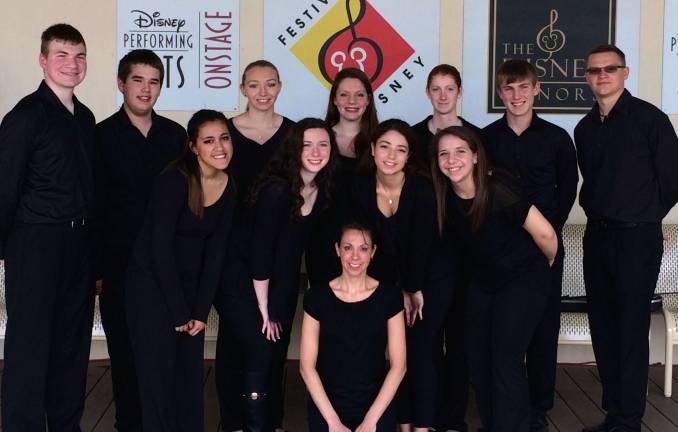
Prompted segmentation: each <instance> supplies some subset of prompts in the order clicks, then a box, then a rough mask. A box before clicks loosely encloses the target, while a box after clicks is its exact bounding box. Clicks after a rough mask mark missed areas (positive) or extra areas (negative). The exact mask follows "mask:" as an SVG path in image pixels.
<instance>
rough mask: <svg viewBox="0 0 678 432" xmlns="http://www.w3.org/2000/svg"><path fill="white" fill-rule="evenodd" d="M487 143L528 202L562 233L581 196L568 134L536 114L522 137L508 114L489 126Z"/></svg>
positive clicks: (491, 155)
mask: <svg viewBox="0 0 678 432" xmlns="http://www.w3.org/2000/svg"><path fill="white" fill-rule="evenodd" d="M482 134H483V144H484V145H485V150H487V154H488V156H489V158H490V160H491V161H492V163H493V164H494V165H495V166H497V167H499V168H503V169H505V170H507V171H508V172H510V173H511V174H512V175H513V176H514V177H515V178H516V179H517V180H518V183H519V184H520V185H521V186H522V188H523V191H524V194H525V199H526V200H527V201H529V202H531V203H532V204H534V205H535V206H536V207H537V208H538V209H539V211H540V212H541V213H542V214H543V215H544V216H545V217H546V219H548V220H549V222H550V223H551V225H553V227H554V229H556V231H560V230H561V229H562V226H563V225H564V224H565V221H566V220H567V216H568V215H569V214H570V210H571V209H572V205H573V204H574V200H575V198H576V196H577V182H578V181H579V173H578V171H577V155H576V151H575V148H574V144H573V143H572V139H571V138H570V136H569V135H568V133H567V132H566V131H565V130H564V129H563V128H561V127H559V126H556V125H554V124H553V123H549V122H547V121H546V120H543V119H541V118H539V117H538V116H537V114H536V113H532V121H531V122H530V125H529V126H528V128H527V129H525V130H524V131H523V133H521V134H520V135H516V133H515V132H513V130H512V129H511V128H510V127H509V125H508V122H507V120H506V115H504V116H503V117H502V118H500V119H499V120H497V121H495V122H494V123H492V124H490V125H488V126H486V127H485V128H484V129H483V131H482Z"/></svg>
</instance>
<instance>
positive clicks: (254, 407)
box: [243, 372, 273, 432]
mask: <svg viewBox="0 0 678 432" xmlns="http://www.w3.org/2000/svg"><path fill="white" fill-rule="evenodd" d="M267 381H268V379H267V376H266V374H265V373H253V372H248V373H246V374H245V394H243V398H244V399H245V432H272V430H273V428H272V427H271V425H270V419H269V417H270V409H269V403H268V382H267Z"/></svg>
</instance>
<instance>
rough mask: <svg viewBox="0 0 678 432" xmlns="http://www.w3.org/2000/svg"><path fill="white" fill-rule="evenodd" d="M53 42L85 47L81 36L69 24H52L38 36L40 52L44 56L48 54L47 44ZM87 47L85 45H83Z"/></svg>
mask: <svg viewBox="0 0 678 432" xmlns="http://www.w3.org/2000/svg"><path fill="white" fill-rule="evenodd" d="M53 40H58V41H63V42H68V43H72V44H73V45H79V44H83V45H85V39H84V38H83V37H82V34H81V33H80V32H79V31H78V29H76V28H75V27H73V26H72V25H70V24H64V23H60V24H53V25H51V26H49V27H47V29H46V30H45V31H44V32H42V35H41V36H40V52H41V53H42V55H44V56H46V55H47V54H49V43H50V42H52V41H53ZM85 47H87V45H85Z"/></svg>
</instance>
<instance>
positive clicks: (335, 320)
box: [304, 284, 403, 431]
mask: <svg viewBox="0 0 678 432" xmlns="http://www.w3.org/2000/svg"><path fill="white" fill-rule="evenodd" d="M402 310H403V301H402V296H401V295H400V293H399V292H398V290H396V289H394V288H393V287H391V286H386V285H385V284H380V285H379V286H378V287H377V288H376V289H375V291H373V292H372V294H370V296H369V297H367V298H366V299H364V300H361V301H358V302H352V303H347V302H344V301H342V300H340V299H339V298H338V297H337V296H336V295H335V294H334V292H333V291H332V288H330V287H329V286H327V285H326V286H324V287H315V288H313V289H311V290H309V291H308V292H307V293H306V296H305V298H304V311H305V312H306V313H307V314H309V315H310V316H311V317H313V318H314V319H316V320H318V321H319V322H320V335H319V340H318V358H317V361H316V369H317V371H318V375H320V380H321V381H322V384H323V388H324V389H325V392H326V393H327V396H328V398H329V400H330V402H331V403H332V407H333V408H334V410H335V411H336V412H337V414H338V415H339V418H340V419H341V422H342V423H343V424H344V426H346V427H348V428H349V429H351V430H355V428H356V427H357V426H358V425H359V424H360V423H361V422H362V421H363V419H364V417H365V414H366V413H367V411H368V410H369V408H370V407H371V406H372V403H373V402H374V400H375V398H376V396H377V394H378V393H379V390H380V389H381V386H382V384H383V383H384V378H385V376H386V373H387V369H386V361H385V359H384V352H385V350H386V347H387V342H388V320H389V319H390V318H392V317H394V316H396V315H397V314H398V313H400V312H401V311H402ZM308 416H309V418H308V421H309V430H310V431H322V430H325V431H326V430H327V423H326V422H325V419H324V418H323V417H322V415H321V414H320V412H319V411H318V408H317V407H316V406H315V404H314V403H313V401H312V400H311V399H309V409H308ZM394 429H395V418H394V416H393V412H392V409H391V408H390V407H389V408H388V409H387V410H386V412H385V413H384V415H382V417H381V418H380V419H379V422H378V423H377V430H380V431H381V430H383V431H393V430H394Z"/></svg>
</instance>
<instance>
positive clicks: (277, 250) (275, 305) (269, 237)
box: [224, 179, 325, 328]
mask: <svg viewBox="0 0 678 432" xmlns="http://www.w3.org/2000/svg"><path fill="white" fill-rule="evenodd" d="M289 188H290V187H289V184H288V183H287V182H286V181H285V180H282V179H279V180H272V181H271V182H270V183H267V184H266V185H264V186H262V189H261V190H260V191H259V193H258V195H257V200H256V203H255V204H254V206H253V207H250V208H246V209H245V211H244V212H241V213H239V214H238V217H237V223H236V224H235V227H234V241H233V242H232V244H231V250H232V254H231V258H230V259H229V261H230V263H229V267H228V268H229V271H227V272H226V273H227V274H226V275H225V278H224V284H225V290H226V293H227V295H228V293H230V294H231V295H233V296H237V297H243V298H249V299H250V300H251V301H255V302H256V296H255V294H254V287H253V285H252V280H253V279H256V280H266V279H268V281H269V285H268V312H269V316H270V317H271V319H272V320H274V321H279V322H281V323H282V324H283V326H284V328H288V327H289V326H290V325H291V322H289V320H290V317H289V314H288V313H289V312H290V310H292V313H293V310H294V307H295V306H296V298H297V295H298V293H299V272H300V268H301V257H302V255H303V253H304V251H305V249H306V245H307V242H308V237H309V235H310V232H311V231H312V229H313V227H314V226H315V223H316V222H317V219H318V215H319V213H320V209H321V208H322V207H323V206H324V195H325V194H324V193H323V191H322V190H319V191H318V196H317V198H316V201H315V203H314V205H313V209H312V210H311V212H310V213H309V214H308V215H306V216H294V217H293V216H291V212H290V207H291V202H290V196H289Z"/></svg>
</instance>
